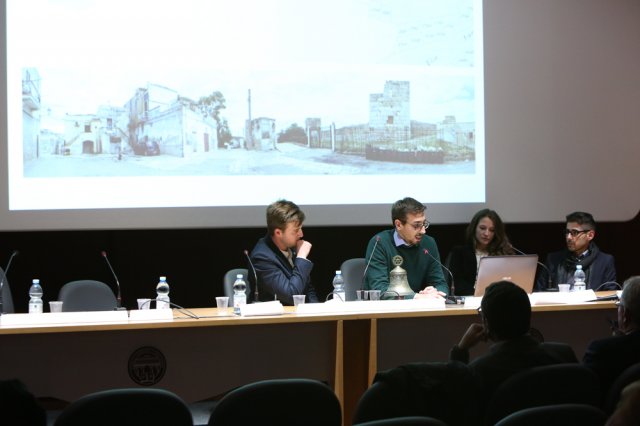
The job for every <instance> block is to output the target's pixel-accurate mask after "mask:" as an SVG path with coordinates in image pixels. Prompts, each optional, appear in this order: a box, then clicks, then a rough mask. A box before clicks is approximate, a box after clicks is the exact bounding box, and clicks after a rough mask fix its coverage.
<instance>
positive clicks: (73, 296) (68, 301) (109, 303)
mask: <svg viewBox="0 0 640 426" xmlns="http://www.w3.org/2000/svg"><path fill="white" fill-rule="evenodd" d="M58 300H59V301H62V302H64V303H63V304H62V311H63V312H83V311H112V310H114V309H115V308H116V306H117V301H116V296H115V294H114V293H113V291H112V290H111V288H110V287H109V286H108V285H106V284H105V283H103V282H101V281H95V280H78V281H71V282H68V283H66V284H65V285H63V286H62V288H61V289H60V292H59V293H58Z"/></svg>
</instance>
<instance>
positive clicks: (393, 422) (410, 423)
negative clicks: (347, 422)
mask: <svg viewBox="0 0 640 426" xmlns="http://www.w3.org/2000/svg"><path fill="white" fill-rule="evenodd" d="M353 426H447V424H446V423H444V422H442V421H440V420H438V419H434V418H433V417H396V418H393V419H383V420H372V421H370V422H365V423H358V424H357V425H353Z"/></svg>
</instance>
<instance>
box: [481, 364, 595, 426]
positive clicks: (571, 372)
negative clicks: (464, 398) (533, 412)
mask: <svg viewBox="0 0 640 426" xmlns="http://www.w3.org/2000/svg"><path fill="white" fill-rule="evenodd" d="M600 398H601V390H600V382H599V380H598V377H597V376H596V375H595V373H594V372H593V371H591V370H590V369H588V368H587V367H585V366H583V365H581V364H554V365H545V366H540V367H534V368H531V369H528V370H525V371H522V372H520V373H517V374H515V375H513V376H512V377H510V378H509V379H507V380H506V381H504V382H503V383H502V384H501V385H500V386H499V387H498V389H496V391H495V393H494V394H493V396H492V397H491V399H490V401H489V404H488V406H487V411H486V415H485V424H491V425H493V424H495V423H496V422H498V421H499V420H500V419H503V418H504V417H506V416H508V415H509V414H511V413H514V412H516V411H519V410H523V409H525V408H532V407H539V406H543V405H554V404H586V405H592V406H596V407H599V406H600V401H601V399H600Z"/></svg>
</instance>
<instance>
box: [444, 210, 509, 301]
mask: <svg viewBox="0 0 640 426" xmlns="http://www.w3.org/2000/svg"><path fill="white" fill-rule="evenodd" d="M505 254H514V251H513V248H512V247H511V243H510V242H509V238H508V237H507V233H506V231H505V226H504V223H503V222H502V219H500V216H499V215H498V213H496V212H495V211H494V210H490V209H483V210H480V211H479V212H477V213H476V214H475V215H474V216H473V219H471V222H470V223H469V225H468V226H467V230H466V238H465V244H464V245H461V246H456V247H454V248H453V249H452V250H451V252H450V253H449V256H448V258H447V264H448V267H449V269H450V270H451V273H452V274H453V279H454V284H455V294H456V295H457V296H469V295H473V292H474V286H475V283H476V275H477V273H478V264H479V262H480V258H481V257H485V256H499V255H505Z"/></svg>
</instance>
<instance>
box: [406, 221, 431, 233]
mask: <svg viewBox="0 0 640 426" xmlns="http://www.w3.org/2000/svg"><path fill="white" fill-rule="evenodd" d="M410 225H411V226H412V227H413V229H415V230H416V231H419V230H421V229H422V228H424V229H429V225H431V223H429V221H428V220H425V221H424V222H418V223H410Z"/></svg>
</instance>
